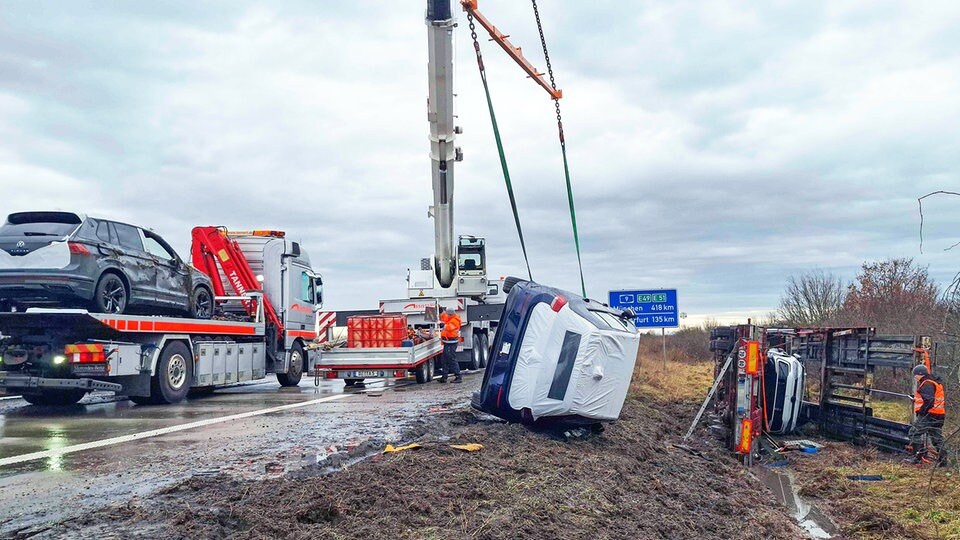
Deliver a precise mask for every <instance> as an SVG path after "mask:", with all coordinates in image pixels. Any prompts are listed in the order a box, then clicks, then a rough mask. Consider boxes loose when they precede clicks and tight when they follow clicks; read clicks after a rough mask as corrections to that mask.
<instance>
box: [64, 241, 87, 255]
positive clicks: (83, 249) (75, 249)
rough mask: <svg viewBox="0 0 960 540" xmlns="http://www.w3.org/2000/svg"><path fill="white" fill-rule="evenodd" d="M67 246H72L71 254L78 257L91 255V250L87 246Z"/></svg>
mask: <svg viewBox="0 0 960 540" xmlns="http://www.w3.org/2000/svg"><path fill="white" fill-rule="evenodd" d="M67 245H68V246H70V253H74V254H76V255H89V254H90V250H89V249H87V246H85V245H83V244H81V243H78V242H67Z"/></svg>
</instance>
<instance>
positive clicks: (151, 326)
mask: <svg viewBox="0 0 960 540" xmlns="http://www.w3.org/2000/svg"><path fill="white" fill-rule="evenodd" d="M191 254H192V263H193V264H194V266H196V267H197V268H198V269H199V270H201V271H203V272H205V273H206V274H207V275H209V276H210V277H211V279H212V281H213V287H214V292H215V297H214V298H215V301H216V304H217V311H216V314H215V316H214V318H213V319H212V320H198V319H186V318H179V317H166V316H142V315H117V314H104V313H89V312H87V311H85V310H72V309H28V310H27V311H25V312H21V313H2V314H0V336H2V338H0V390H5V391H7V392H10V393H17V394H20V395H21V396H22V397H23V398H24V399H25V400H27V401H28V402H30V403H32V404H36V405H70V404H74V403H76V402H78V401H80V399H82V398H83V396H84V395H86V394H87V393H88V392H91V391H110V392H115V393H117V394H121V395H125V396H127V397H128V398H130V399H131V400H132V401H134V402H135V403H138V404H148V403H151V404H159V403H175V402H178V401H181V400H183V399H185V398H186V397H187V395H188V393H190V392H194V393H202V392H209V391H212V390H213V389H214V388H217V387H219V386H224V385H230V384H236V383H238V382H242V381H250V380H256V379H261V378H264V377H266V376H267V375H268V374H274V375H276V377H277V380H278V381H279V383H280V384H281V385H283V386H296V385H297V384H299V382H300V380H301V378H302V376H303V373H304V371H305V368H306V367H307V366H309V365H312V362H313V356H314V355H315V352H314V351H313V350H312V349H310V348H309V344H310V343H312V342H313V341H314V340H315V338H316V336H317V330H316V312H317V311H318V310H319V309H320V307H321V306H322V304H323V279H322V276H320V275H319V274H318V273H316V272H314V271H313V269H312V268H311V266H310V258H309V256H308V255H307V253H306V252H305V251H304V250H303V249H302V248H301V246H300V244H299V243H298V242H293V241H290V240H289V239H287V238H286V235H285V234H284V233H283V232H282V231H273V230H255V231H248V232H230V231H228V230H227V229H225V228H223V227H196V228H194V229H193V232H192V247H191ZM228 290H229V291H232V293H233V294H232V295H229V296H228V295H227V291H228Z"/></svg>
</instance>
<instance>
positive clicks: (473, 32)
mask: <svg viewBox="0 0 960 540" xmlns="http://www.w3.org/2000/svg"><path fill="white" fill-rule="evenodd" d="M467 22H469V23H470V39H472V40H473V50H474V51H476V53H477V66H479V67H480V77H481V78H482V79H486V78H487V70H486V69H484V67H483V55H482V54H480V40H479V39H478V38H477V24H476V23H475V22H474V21H473V12H472V11H467Z"/></svg>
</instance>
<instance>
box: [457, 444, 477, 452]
mask: <svg viewBox="0 0 960 540" xmlns="http://www.w3.org/2000/svg"><path fill="white" fill-rule="evenodd" d="M450 448H455V449H457V450H463V451H464V452H479V451H480V450H483V445H482V444H477V443H470V444H451V445H450Z"/></svg>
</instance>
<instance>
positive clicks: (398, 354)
mask: <svg viewBox="0 0 960 540" xmlns="http://www.w3.org/2000/svg"><path fill="white" fill-rule="evenodd" d="M426 25H427V38H428V39H427V43H428V52H429V54H428V58H429V62H428V66H427V70H428V82H429V97H428V100H427V120H428V122H429V124H430V162H431V177H432V186H433V205H432V206H430V208H429V210H428V216H429V217H431V218H433V221H434V243H435V255H434V257H433V258H424V259H421V261H420V268H419V269H418V270H410V269H408V270H407V280H406V281H407V284H406V289H407V295H406V298H400V299H388V300H382V301H381V302H380V309H379V312H380V313H381V314H384V315H391V314H402V315H404V316H406V317H407V320H408V323H409V324H410V325H411V326H412V327H414V328H416V329H428V330H433V331H435V330H436V328H435V326H436V314H437V313H439V312H440V311H442V310H444V309H447V308H449V309H453V310H454V311H456V312H457V314H458V315H459V316H460V319H461V320H462V321H464V325H463V326H462V327H461V335H462V336H463V337H462V338H461V342H460V344H459V345H458V347H457V354H458V361H459V362H460V363H461V364H462V365H464V366H465V367H467V368H468V369H481V368H484V367H486V365H487V360H488V356H489V355H488V350H489V348H490V343H491V341H492V340H493V336H494V333H495V332H496V328H497V325H498V322H499V317H500V314H501V312H502V311H503V306H504V301H505V300H506V294H504V292H503V279H502V278H501V279H499V280H490V279H489V278H488V277H487V256H486V240H485V239H484V238H482V237H477V236H469V235H461V236H458V237H456V241H454V229H453V224H454V214H453V193H454V191H453V190H454V165H455V164H456V163H457V162H459V161H462V160H463V152H462V151H461V149H460V148H459V147H457V146H456V144H455V141H456V136H457V134H458V133H461V132H462V130H461V128H460V126H457V125H456V124H455V121H454V118H455V117H454V111H453V97H454V92H453V31H454V28H456V26H457V22H456V18H455V17H454V16H453V12H452V10H451V2H450V0H428V1H427V16H426ZM349 315H350V313H349V312H341V313H338V322H337V326H344V323H345V322H346V319H347V318H348V317H349ZM330 331H331V332H336V331H337V329H336V328H331V330H330ZM435 340H436V341H437V343H436V344H433V343H432V341H430V342H428V343H424V344H423V345H422V346H421V345H415V346H414V347H413V348H412V349H408V350H403V349H402V348H393V349H394V350H392V351H389V352H387V351H385V350H383V349H379V348H365V347H360V348H333V349H329V350H324V351H321V352H320V354H319V356H318V358H317V362H316V364H314V366H313V370H312V371H311V373H312V374H313V375H315V376H317V377H323V378H330V379H346V380H347V383H348V384H352V383H354V382H359V381H362V379H363V378H365V377H366V376H385V377H386V378H388V379H389V378H399V377H406V376H407V375H408V374H409V373H414V374H416V378H417V382H421V383H422V382H426V381H428V380H430V379H431V378H432V377H433V372H434V371H435V365H434V362H433V359H435V358H436V357H438V356H439V354H440V352H441V351H442V347H440V345H439V339H438V338H435ZM374 374H376V375H374Z"/></svg>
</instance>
